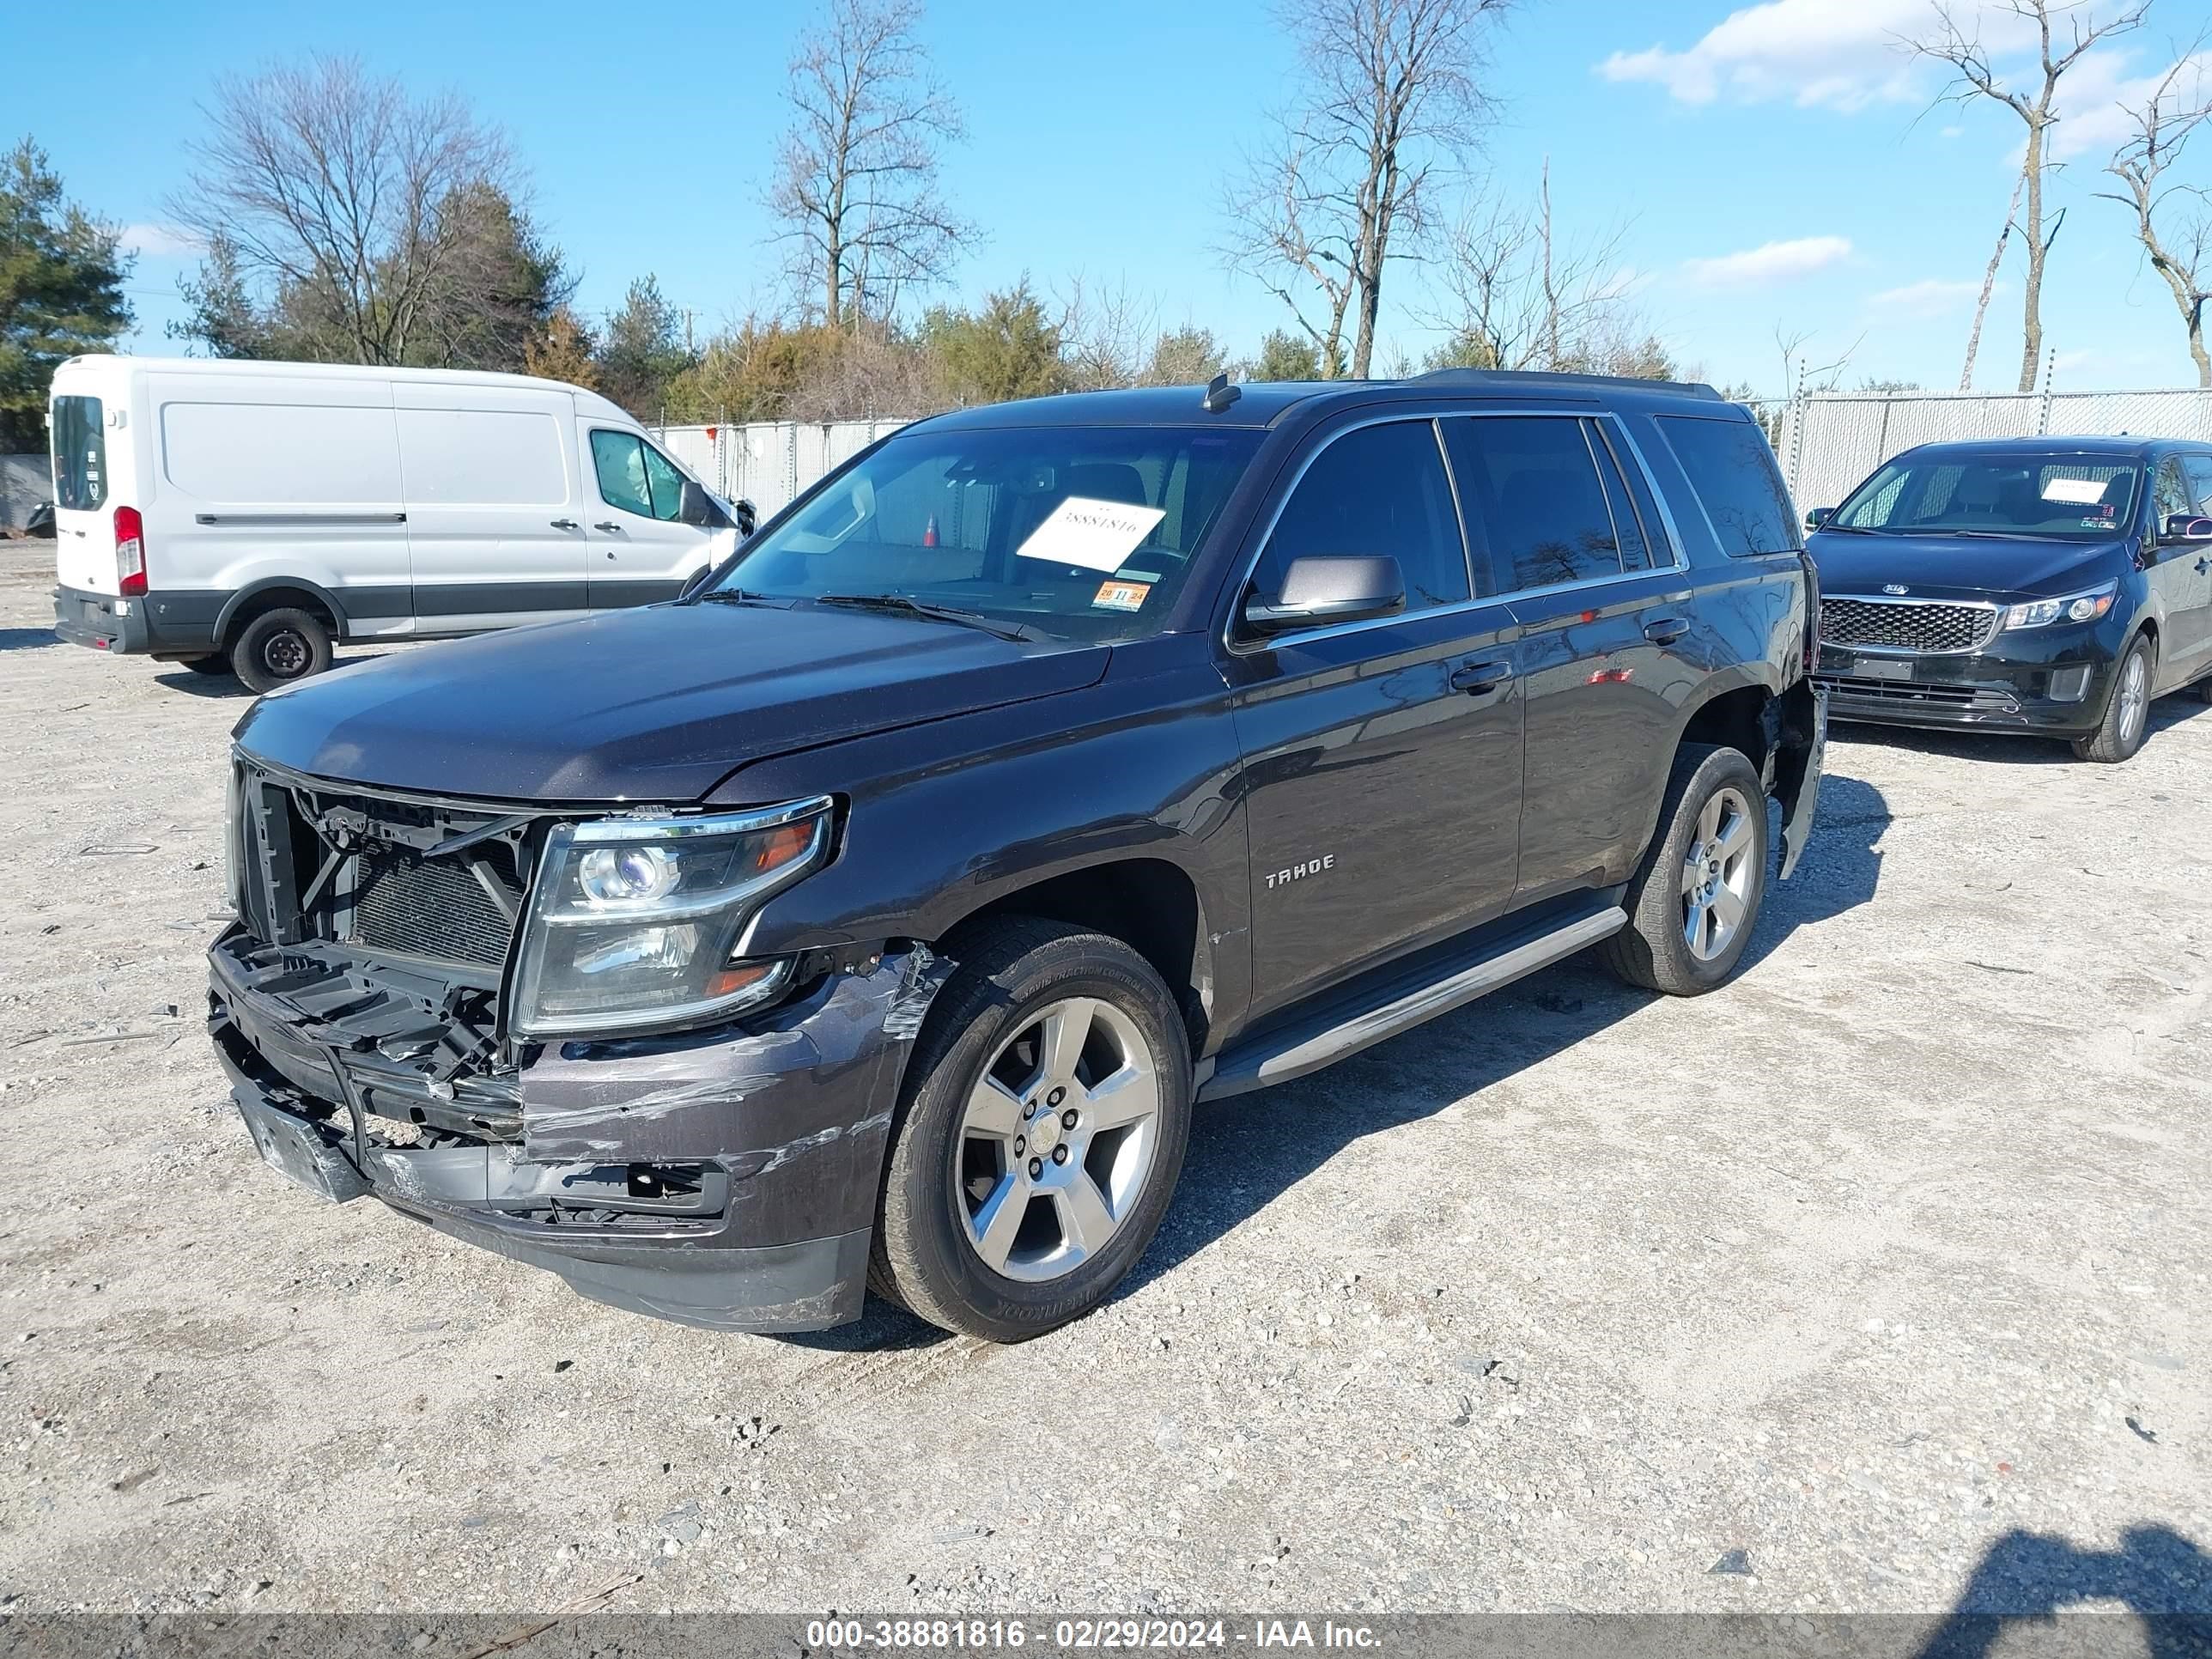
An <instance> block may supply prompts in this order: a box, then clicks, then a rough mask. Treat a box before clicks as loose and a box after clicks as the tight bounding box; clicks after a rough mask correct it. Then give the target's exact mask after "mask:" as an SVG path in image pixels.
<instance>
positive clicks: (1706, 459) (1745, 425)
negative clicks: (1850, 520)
mask: <svg viewBox="0 0 2212 1659" xmlns="http://www.w3.org/2000/svg"><path fill="white" fill-rule="evenodd" d="M1653 424H1654V425H1656V426H1657V427H1658V428H1659V431H1660V435H1662V437H1664V438H1665V439H1666V440H1667V446H1668V448H1670V449H1672V450H1673V451H1674V459H1676V460H1678V461H1680V463H1681V465H1682V471H1684V472H1685V473H1686V474H1688V476H1689V479H1690V487H1691V489H1694V490H1695V491H1696V492H1697V495H1698V501H1699V505H1700V506H1701V507H1704V509H1705V517H1706V519H1707V520H1708V521H1709V522H1711V525H1712V527H1713V535H1714V537H1715V538H1716V539H1717V540H1718V541H1719V543H1720V544H1721V551H1722V552H1723V553H1725V554H1727V555H1728V556H1729V557H1730V558H1732V559H1749V558H1756V557H1758V556H1759V555H1761V554H1766V553H1794V552H1796V550H1797V549H1798V548H1799V547H1800V546H1802V541H1801V540H1800V539H1799V537H1798V534H1797V515H1796V512H1795V511H1793V510H1792V509H1791V507H1790V495H1789V492H1788V491H1787V490H1785V489H1783V487H1782V474H1781V471H1780V470H1779V469H1778V468H1777V467H1776V465H1774V452H1773V451H1772V450H1771V449H1770V448H1769V447H1767V443H1766V435H1765V433H1763V432H1761V431H1760V430H1759V428H1758V427H1756V426H1754V425H1753V423H1752V422H1749V421H1735V420H1708V419H1705V418H1704V417H1703V416H1694V415H1661V416H1656V417H1655V418H1654V421H1653Z"/></svg>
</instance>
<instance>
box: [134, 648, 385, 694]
mask: <svg viewBox="0 0 2212 1659" xmlns="http://www.w3.org/2000/svg"><path fill="white" fill-rule="evenodd" d="M382 655H384V653H383V652H381V651H372V652H369V653H367V654H366V655H362V656H349V657H340V658H338V659H337V660H336V661H335V662H333V663H332V664H331V667H333V668H350V667H352V666H353V665H354V664H356V663H357V662H374V661H375V660H376V659H377V658H379V657H380V656H382ZM154 684H156V685H161V686H167V688H168V689H169V690H172V691H181V692H183V693H184V694H185V696H188V697H207V698H210V699H212V700H214V701H216V702H252V701H253V699H254V698H255V697H257V696H259V695H260V694H259V693H258V692H256V691H249V690H246V684H245V682H244V681H242V680H240V678H238V677H237V676H236V675H235V674H195V673H193V672H192V671H191V670H190V669H188V668H179V669H177V670H175V671H173V672H170V673H166V674H156V675H155V676H154Z"/></svg>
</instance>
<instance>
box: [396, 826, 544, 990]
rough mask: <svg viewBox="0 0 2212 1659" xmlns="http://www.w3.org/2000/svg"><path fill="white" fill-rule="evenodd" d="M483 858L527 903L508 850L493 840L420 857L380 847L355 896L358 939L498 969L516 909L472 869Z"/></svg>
mask: <svg viewBox="0 0 2212 1659" xmlns="http://www.w3.org/2000/svg"><path fill="white" fill-rule="evenodd" d="M471 857H475V858H481V860H482V861H483V868H484V870H485V871H486V872H487V873H488V874H489V876H490V878H491V879H492V880H493V881H494V882H495V884H497V885H498V886H499V887H500V888H501V890H503V891H504V892H505V893H506V894H507V897H508V899H509V902H510V903H511V904H515V905H519V904H520V902H521V897H522V884H521V883H520V881H519V880H517V879H516V878H515V875H514V866H513V859H512V857H511V856H509V855H508V854H507V849H506V848H505V847H503V846H501V845H499V844H497V843H492V844H490V845H488V846H486V847H483V848H478V849H477V851H476V853H475V854H472V855H471V856H457V857H449V858H442V859H425V858H417V857H416V856H415V854H412V853H410V852H406V851H404V850H401V849H399V848H378V849H376V850H375V851H374V852H373V853H370V854H365V855H364V856H363V858H362V872H361V886H360V888H359V890H358V891H357V892H356V896H355V900H354V907H355V908H354V938H355V939H356V940H357V941H358V942H360V943H361V944H363V945H371V946H374V947H375V948H376V949H378V950H383V951H399V952H401V953H402V954H404V955H407V956H420V957H435V958H437V959H438V960H440V961H441V962H460V963H474V964H476V965H477V966H479V967H484V968H493V969H496V968H499V967H501V966H503V965H504V964H505V963H506V961H507V941H508V939H511V938H512V937H513V933H514V923H513V921H512V920H511V916H512V914H513V912H512V911H511V910H510V909H509V908H506V907H503V906H501V904H500V903H499V902H497V901H496V900H495V899H494V898H493V897H492V896H491V894H490V892H489V890H487V889H486V888H485V886H484V884H483V881H482V880H480V879H479V878H478V877H477V872H476V870H475V868H474V867H472V864H471Z"/></svg>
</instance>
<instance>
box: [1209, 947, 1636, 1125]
mask: <svg viewBox="0 0 2212 1659" xmlns="http://www.w3.org/2000/svg"><path fill="white" fill-rule="evenodd" d="M1627 925H1628V913H1627V912H1626V911H1625V910H1623V909H1622V908H1620V906H1619V905H1617V904H1614V905H1608V906H1607V907H1606V908H1604V909H1602V910H1600V911H1597V912H1595V914H1593V915H1586V916H1580V917H1577V919H1576V920H1574V921H1570V922H1568V923H1566V924H1565V925H1564V926H1562V927H1557V928H1554V929H1553V931H1551V932H1550V933H1542V934H1539V935H1538V936H1537V937H1536V938H1534V939H1527V940H1524V941H1522V943H1520V944H1517V945H1508V946H1507V947H1506V948H1505V949H1504V950H1502V951H1498V952H1497V953H1496V954H1495V955H1492V956H1486V957H1482V958H1481V959H1480V960H1479V961H1477V962H1474V963H1471V964H1468V965H1466V966H1461V967H1455V968H1452V969H1450V970H1449V972H1447V973H1446V974H1445V975H1443V977H1442V978H1440V979H1435V980H1431V981H1429V982H1428V983H1426V984H1425V985H1419V986H1417V987H1413V989H1410V990H1404V991H1401V992H1399V993H1398V994H1396V995H1394V996H1390V997H1389V1000H1387V1001H1383V1002H1381V1003H1379V1004H1377V1005H1376V1006H1373V1007H1370V1008H1366V1009H1364V1010H1362V1011H1361V1012H1357V1013H1354V1014H1352V1016H1351V1017H1350V1018H1345V1019H1341V1020H1339V1021H1337V1022H1336V1023H1335V1024H1328V1025H1325V1026H1322V1027H1321V1028H1320V1029H1318V1030H1317V1029H1316V1028H1315V1026H1314V1025H1312V1024H1303V1025H1298V1026H1294V1027H1292V1028H1291V1029H1290V1030H1285V1031H1280V1032H1276V1033H1273V1034H1272V1035H1270V1036H1265V1037H1261V1038H1258V1039H1255V1041H1254V1042H1250V1043H1243V1044H1239V1045H1238V1046H1237V1048H1233V1049H1231V1051H1230V1052H1229V1053H1227V1054H1224V1055H1222V1056H1221V1057H1220V1060H1219V1063H1218V1064H1217V1065H1216V1066H1214V1067H1213V1071H1212V1075H1211V1076H1209V1077H1207V1078H1206V1079H1204V1081H1203V1082H1202V1083H1201V1084H1200V1087H1199V1091H1198V1098H1200V1100H1220V1099H1222V1098H1224V1097H1227V1096H1230V1095H1241V1094H1244V1093H1246V1092H1248V1091H1250V1090H1254V1089H1265V1088H1268V1087H1270V1086H1272V1085H1274V1084H1278V1083H1288V1082H1290V1081H1291V1079H1293V1078H1301V1077H1304V1076H1305V1075H1306V1074H1307V1073H1311V1072H1318V1071H1319V1070H1321V1068H1322V1066H1329V1065H1334V1063H1335V1062H1336V1061H1338V1060H1342V1059H1343V1058H1345V1056H1346V1055H1347V1054H1358V1052H1359V1051H1360V1050H1361V1049H1362V1048H1371V1047H1373V1046H1374V1045H1375V1044H1376V1043H1378V1042H1383V1040H1384V1039H1385V1038H1388V1037H1394V1036H1397V1035H1398V1034H1399V1033H1400V1032H1401V1031H1407V1030H1412V1029H1413V1027H1414V1026H1416V1025H1419V1024H1421V1023H1422V1022H1424V1021H1425V1020H1431V1019H1434V1018H1436V1017H1437V1015H1439V1014H1448V1013H1449V1012H1451V1011H1452V1010H1453V1009H1455V1008H1459V1007H1463V1006H1466V1005H1467V1004H1468V1003H1470V1002H1473V1001H1474V1000H1475V999H1476V998H1477V997H1480V996H1486V995H1487V994H1489V993H1491V992H1492V991H1495V990H1496V989H1498V987H1499V986H1501V985H1510V984H1511V983H1512V982H1513V981H1515V980H1516V979H1520V978H1522V976H1524V975H1528V974H1533V973H1534V972H1535V971H1536V970H1537V969H1540V968H1548V967H1550V966H1551V965H1552V964H1553V963H1555V962H1558V961H1559V960H1560V959H1561V958H1562V957H1571V956H1572V955H1574V953H1575V952H1576V951H1580V950H1582V949H1583V948H1584V947H1585V946H1588V945H1595V944H1596V943H1597V942H1598V941H1599V940H1600V939H1607V938H1610V937H1611V936H1612V935H1613V934H1614V933H1619V932H1620V930H1621V929H1622V928H1623V927H1626V926H1627Z"/></svg>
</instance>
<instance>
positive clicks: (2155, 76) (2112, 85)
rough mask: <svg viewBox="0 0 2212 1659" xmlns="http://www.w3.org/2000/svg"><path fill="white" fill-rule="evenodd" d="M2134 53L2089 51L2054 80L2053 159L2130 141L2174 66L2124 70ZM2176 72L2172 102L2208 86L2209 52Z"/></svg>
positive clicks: (2211, 72) (2107, 150) (2097, 153)
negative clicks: (2140, 72) (2133, 71)
mask: <svg viewBox="0 0 2212 1659" xmlns="http://www.w3.org/2000/svg"><path fill="white" fill-rule="evenodd" d="M2135 56H2136V54H2135V53H2134V52H2130V51H2127V50H2124V49H2120V50H2114V51H2111V52H2091V53H2089V54H2088V56H2087V57H2086V58H2082V59H2081V62H2080V63H2078V64H2075V66H2074V67H2073V68H2072V69H2071V70H2068V71H2067V75H2066V78H2065V79H2064V80H2063V81H2061V82H2059V83H2058V125H2057V126H2056V127H2055V128H2053V129H2052V130H2051V155H2052V157H2053V159H2055V160H2057V161H2074V160H2078V159H2080V158H2081V157H2083V156H2094V157H2096V158H2098V159H2099V161H2102V159H2103V158H2104V157H2106V156H2107V155H2111V154H2112V152H2113V151H2114V150H2116V149H2118V148H2119V147H2120V146H2121V145H2122V144H2124V143H2126V142H2127V140H2128V137H2129V135H2130V134H2131V133H2132V132H2134V131H2135V126H2136V118H2135V117H2134V116H2133V115H2132V114H2130V111H2131V110H2138V109H2141V108H2142V106H2144V105H2146V104H2148V102H2150V100H2151V99H2152V98H2153V97H2154V96H2155V95H2156V94H2157V92H2158V88H2159V83H2160V82H2162V81H2163V80H2165V79H2166V75H2167V73H2168V71H2169V70H2172V69H2173V68H2174V67H2176V65H2174V64H2160V66H2159V67H2158V68H2157V69H2156V70H2153V71H2152V72H2151V73H2149V74H2148V75H2136V76H2130V75H2129V74H2128V73H2127V70H2128V66H2129V64H2130V62H2131V61H2132V60H2133V59H2134V58H2135ZM2179 69H2180V71H2181V73H2180V76H2179V78H2178V79H2177V80H2176V82H2175V83H2174V88H2173V91H2172V93H2170V94H2167V95H2168V99H2169V106H2171V103H2172V102H2173V101H2180V102H2185V103H2186V102H2190V101H2193V100H2194V99H2196V98H2197V97H2200V96H2202V95H2203V92H2204V91H2205V90H2207V88H2206V85H2205V82H2206V81H2207V78H2208V77H2212V53H2207V52H2196V53H2192V54H2191V56H2189V57H2187V58H2183V59H2181V60H2180V63H2179Z"/></svg>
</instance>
